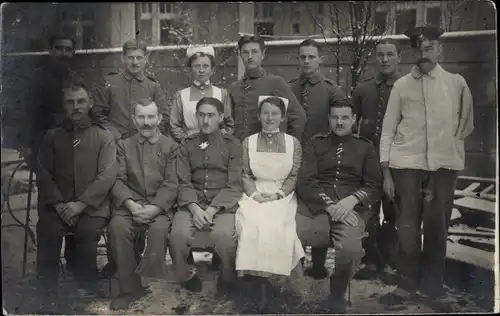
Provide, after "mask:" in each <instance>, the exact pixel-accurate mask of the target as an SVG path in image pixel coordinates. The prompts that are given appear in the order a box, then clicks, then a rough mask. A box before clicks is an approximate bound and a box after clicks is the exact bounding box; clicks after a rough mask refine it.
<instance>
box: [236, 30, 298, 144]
mask: <svg viewBox="0 0 500 316" xmlns="http://www.w3.org/2000/svg"><path fill="white" fill-rule="evenodd" d="M238 52H239V56H240V58H241V60H242V61H243V64H244V66H245V74H244V76H243V78H242V79H240V80H238V81H235V82H233V83H232V84H231V86H230V87H229V95H230V97H231V102H232V104H233V111H232V113H233V116H234V136H235V137H236V138H238V139H239V140H240V141H243V140H244V139H245V138H246V137H248V136H250V135H253V134H255V133H258V132H260V131H261V125H260V121H259V119H258V115H257V114H258V113H257V112H258V111H257V105H258V98H259V96H261V95H269V96H278V97H283V98H286V99H288V101H289V105H288V110H287V119H286V120H284V121H283V123H282V124H281V126H280V130H281V131H283V132H286V133H287V134H290V135H292V136H294V137H296V138H297V139H299V140H300V139H302V132H303V131H304V125H305V123H306V116H305V113H304V110H303V109H302V107H301V106H300V104H299V102H298V101H297V98H296V97H295V95H294V94H293V92H292V90H291V89H290V87H289V86H288V84H287V83H286V81H285V80H284V79H283V78H281V77H279V76H275V75H272V74H268V73H267V72H266V71H265V70H264V69H263V68H262V61H263V60H264V56H265V50H264V40H263V39H262V38H260V37H259V36H255V35H254V36H248V35H245V36H242V37H241V38H240V40H239V41H238Z"/></svg>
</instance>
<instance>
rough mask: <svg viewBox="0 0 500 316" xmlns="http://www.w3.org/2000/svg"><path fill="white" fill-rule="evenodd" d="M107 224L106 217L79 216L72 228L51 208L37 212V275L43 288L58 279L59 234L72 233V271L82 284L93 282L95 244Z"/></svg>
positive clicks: (90, 284) (87, 284)
mask: <svg viewBox="0 0 500 316" xmlns="http://www.w3.org/2000/svg"><path fill="white" fill-rule="evenodd" d="M107 223H108V219H107V218H102V217H93V216H89V215H87V214H85V213H84V214H82V215H80V218H79V220H78V222H77V223H76V225H75V226H74V227H69V226H68V225H66V223H64V222H63V221H62V220H61V219H60V218H59V216H58V215H57V213H56V212H55V211H53V210H46V211H43V212H39V219H38V223H37V229H36V230H37V239H38V251H37V274H38V277H39V279H40V281H41V282H42V283H43V284H44V285H46V286H47V287H51V288H54V287H56V286H57V285H58V280H59V260H60V256H61V245H62V237H63V236H65V235H67V234H68V233H73V235H74V242H75V244H74V247H75V248H74V249H75V251H74V254H73V255H74V272H75V278H76V279H77V280H78V281H79V282H80V284H81V285H82V286H93V285H96V284H97V271H96V270H97V244H98V243H99V240H100V239H101V235H102V232H103V230H104V228H105V227H106V225H107Z"/></svg>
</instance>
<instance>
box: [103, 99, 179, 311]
mask: <svg viewBox="0 0 500 316" xmlns="http://www.w3.org/2000/svg"><path fill="white" fill-rule="evenodd" d="M132 119H133V121H134V124H135V125H136V127H137V130H138V131H139V133H136V134H135V135H133V136H131V137H130V138H127V139H125V140H120V141H119V142H118V153H117V159H118V164H119V172H118V176H117V179H116V183H115V185H114V187H113V190H112V196H113V199H114V202H115V203H114V205H115V206H116V209H115V210H114V211H113V216H112V218H111V222H110V224H109V227H108V233H109V248H110V251H111V257H112V258H113V261H114V262H116V265H117V270H118V283H119V288H120V293H119V295H118V296H117V297H116V298H114V299H113V301H112V302H111V304H110V308H111V309H112V310H117V309H126V308H127V307H128V306H129V304H130V303H131V302H132V301H133V300H134V299H136V298H138V297H140V296H142V295H143V294H145V291H144V288H142V286H141V278H140V276H145V277H161V276H163V275H164V272H165V255H166V249H167V235H168V232H169V231H170V225H171V217H172V214H171V208H172V206H173V205H174V203H175V200H176V199H177V174H176V168H175V159H176V151H177V143H176V142H175V141H174V140H173V139H172V138H170V137H168V136H165V135H163V134H161V132H160V131H159V129H158V126H159V125H160V123H161V120H162V115H161V114H160V113H159V109H158V106H157V105H156V104H155V103H154V102H153V101H152V100H150V99H146V100H139V101H138V102H137V103H136V104H135V105H134V110H133V117H132ZM145 230H147V245H146V249H145V252H144V256H143V257H142V259H141V261H140V263H139V266H137V263H138V262H137V261H136V260H137V258H136V255H135V253H134V239H135V238H136V235H137V234H138V233H139V232H140V231H145Z"/></svg>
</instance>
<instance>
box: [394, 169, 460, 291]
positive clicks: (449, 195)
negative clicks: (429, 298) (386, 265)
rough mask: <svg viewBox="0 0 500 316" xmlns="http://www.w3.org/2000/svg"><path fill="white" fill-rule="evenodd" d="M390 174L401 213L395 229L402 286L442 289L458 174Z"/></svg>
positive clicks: (443, 171)
mask: <svg viewBox="0 0 500 316" xmlns="http://www.w3.org/2000/svg"><path fill="white" fill-rule="evenodd" d="M391 173H392V175H393V178H394V185H395V188H396V199H395V200H396V204H397V206H398V208H399V211H400V212H401V214H400V215H399V217H398V219H397V220H396V228H397V235H398V239H399V251H398V259H397V261H398V262H397V269H398V270H399V272H400V274H401V275H402V277H403V278H402V285H404V286H409V287H411V289H414V288H416V287H418V286H420V287H421V288H422V287H426V288H441V287H442V285H443V275H444V268H445V259H446V242H447V237H448V227H449V223H450V217H451V212H452V209H453V198H454V191H455V186H456V181H457V176H458V172H457V171H454V170H447V169H439V170H437V171H423V170H414V169H391ZM422 223H423V237H424V242H423V247H422V245H421V229H420V228H421V224H422ZM419 283H420V284H419Z"/></svg>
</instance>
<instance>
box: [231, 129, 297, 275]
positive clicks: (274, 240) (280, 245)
mask: <svg viewBox="0 0 500 316" xmlns="http://www.w3.org/2000/svg"><path fill="white" fill-rule="evenodd" d="M257 136H258V134H254V135H251V136H249V142H248V154H249V159H250V169H251V170H252V173H253V174H254V176H255V177H256V181H255V185H256V187H257V190H258V191H259V192H262V193H276V192H278V191H279V190H280V189H281V186H282V183H283V181H284V180H285V179H286V177H287V176H288V175H289V174H290V171H291V170H292V167H293V151H294V146H293V145H294V144H293V137H292V136H290V135H287V134H285V139H286V153H268V152H257ZM239 206H240V207H239V209H238V210H237V211H236V216H235V219H236V231H237V233H238V236H239V240H238V250H237V254H236V270H237V271H242V270H250V271H259V272H268V273H273V274H278V275H286V276H289V275H290V272H291V270H292V269H293V268H294V267H295V266H296V265H297V263H298V261H299V260H300V259H301V258H302V257H304V250H303V248H302V245H301V243H300V240H299V238H298V237H297V232H296V225H295V213H296V212H297V199H296V197H295V193H294V192H292V193H291V194H289V195H288V196H286V197H285V198H283V199H280V200H276V201H271V202H266V203H258V202H257V201H255V200H254V199H252V198H250V197H249V196H247V195H246V194H243V197H242V198H241V200H240V202H239Z"/></svg>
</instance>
